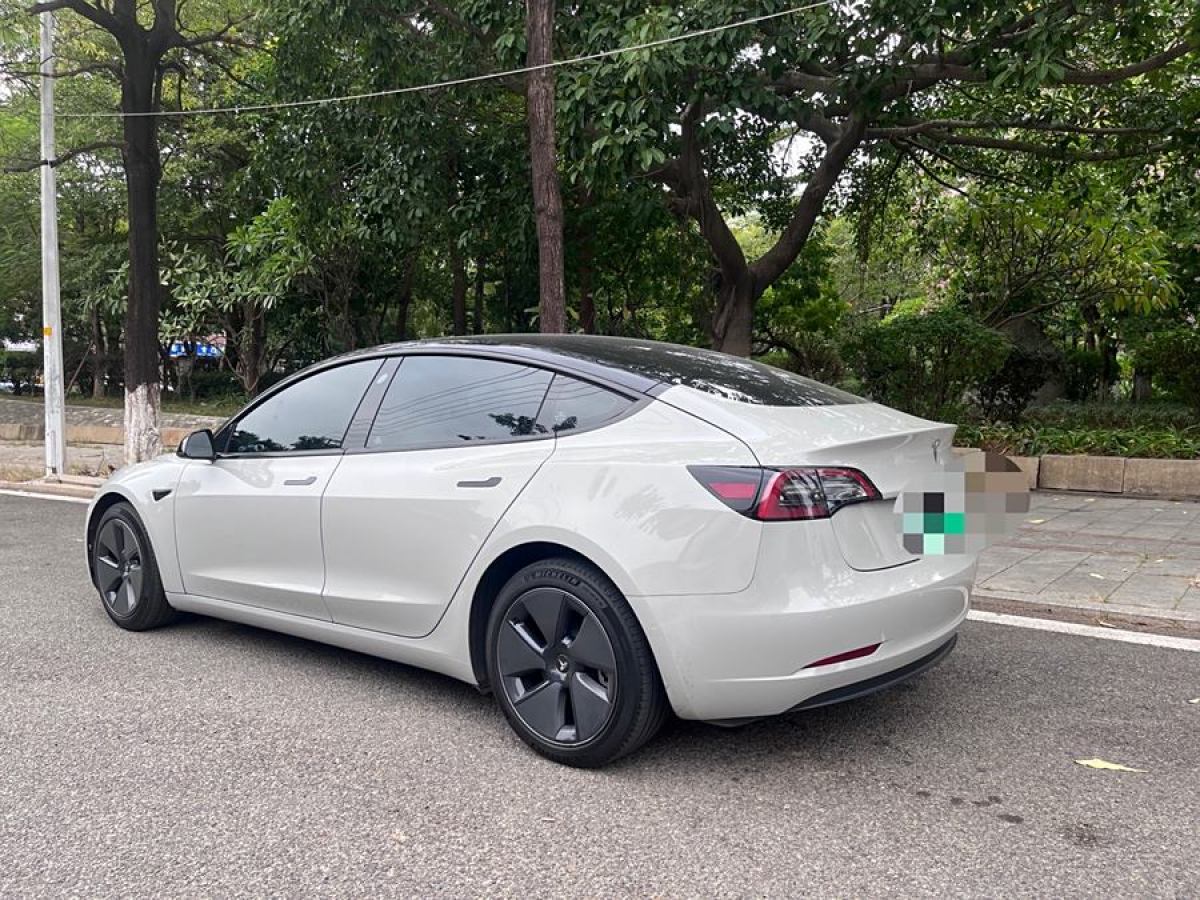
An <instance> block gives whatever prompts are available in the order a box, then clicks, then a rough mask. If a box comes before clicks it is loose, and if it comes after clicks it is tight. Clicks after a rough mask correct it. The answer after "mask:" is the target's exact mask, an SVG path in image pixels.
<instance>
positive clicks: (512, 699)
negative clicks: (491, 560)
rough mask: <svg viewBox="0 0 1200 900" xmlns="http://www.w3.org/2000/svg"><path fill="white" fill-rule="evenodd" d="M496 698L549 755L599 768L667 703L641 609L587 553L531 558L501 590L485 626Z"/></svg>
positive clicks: (638, 740)
mask: <svg viewBox="0 0 1200 900" xmlns="http://www.w3.org/2000/svg"><path fill="white" fill-rule="evenodd" d="M487 650H488V653H487V658H488V675H489V679H490V681H491V685H492V688H493V690H494V692H495V694H496V698H497V702H498V703H499V704H500V708H501V709H502V710H503V711H504V715H505V716H506V717H507V719H508V721H509V724H510V725H512V727H513V729H514V730H515V731H516V732H517V734H518V735H520V737H521V739H522V740H524V741H525V743H527V744H529V746H531V747H532V748H533V749H535V750H537V751H538V752H539V753H541V754H542V755H543V756H546V757H549V758H550V759H553V760H555V761H556V762H560V763H565V764H567V765H571V766H579V767H584V768H594V767H598V766H603V765H606V764H607V763H609V762H612V761H613V760H615V759H617V758H619V757H621V756H624V755H625V754H627V753H632V752H633V751H634V750H636V749H637V748H639V747H641V746H642V745H643V744H644V743H646V742H647V741H648V740H650V738H652V737H653V736H654V734H655V733H656V732H657V731H658V729H659V728H660V727H661V725H662V723H663V720H664V719H665V718H666V714H667V709H668V704H667V698H666V694H665V692H664V691H663V687H662V681H661V679H660V678H659V674H658V667H657V666H656V665H655V663H654V656H653V654H652V653H651V651H650V645H649V643H648V642H647V640H646V636H645V634H644V633H643V632H642V628H641V625H640V624H639V623H638V621H637V618H636V616H634V614H633V610H632V609H630V608H629V604H628V603H627V602H626V601H625V598H624V597H623V596H621V592H620V591H618V590H617V588H616V586H615V585H614V584H613V583H612V582H611V581H609V579H608V578H607V577H605V575H604V573H603V572H601V571H600V570H599V569H597V568H596V567H595V566H593V565H591V564H590V563H586V562H584V561H581V560H573V559H567V558H556V559H549V560H544V561H542V562H537V563H532V564H531V565H528V566H526V567H525V568H524V569H521V570H520V571H519V572H517V573H516V574H515V575H514V576H513V577H512V578H511V579H510V580H509V582H508V584H506V585H505V586H504V588H503V590H501V591H500V595H499V597H497V599H496V604H495V606H494V607H493V609H492V615H491V619H490V621H489V623H488V632H487Z"/></svg>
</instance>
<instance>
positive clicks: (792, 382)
mask: <svg viewBox="0 0 1200 900" xmlns="http://www.w3.org/2000/svg"><path fill="white" fill-rule="evenodd" d="M538 343H539V345H541V346H546V347H548V348H550V349H553V350H554V351H555V352H558V353H562V354H564V355H567V356H578V357H581V358H583V359H590V360H592V361H594V362H598V363H602V364H606V365H612V366H616V367H618V368H621V369H626V370H628V371H630V372H636V373H637V374H639V375H644V376H645V377H647V378H653V379H656V380H658V381H665V382H667V383H668V384H681V385H684V386H685V387H690V388H695V389H696V390H700V391H707V392H708V393H710V394H716V395H717V396H718V397H724V398H725V399H726V400H737V401H738V402H740V403H753V404H756V405H760V406H839V405H843V404H847V403H866V402H867V401H866V400H864V399H863V398H861V397H856V396H855V395H854V394H849V393H847V392H846V391H840V390H838V389H837V388H832V387H829V386H828V385H825V384H821V382H819V381H813V380H812V379H811V378H805V377H804V376H802V375H795V374H793V373H791V372H787V371H784V370H783V369H777V368H775V367H774V366H768V365H764V364H763V363H758V362H754V361H753V360H749V359H742V358H740V357H736V356H729V355H727V354H724V353H716V352H714V351H712V350H700V349H697V348H695V347H683V346H680V345H678V344H661V343H658V342H656V341H639V340H633V339H629V338H596V337H585V336H582V335H562V336H558V335H556V336H555V337H554V338H553V339H552V340H545V341H540V342H538Z"/></svg>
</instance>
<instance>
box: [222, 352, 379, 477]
mask: <svg viewBox="0 0 1200 900" xmlns="http://www.w3.org/2000/svg"><path fill="white" fill-rule="evenodd" d="M380 365H382V363H381V361H380V360H378V359H365V360H363V361H361V362H356V363H348V364H346V365H343V366H337V367H336V368H333V369H326V370H324V371H323V372H318V373H317V374H315V375H310V376H309V377H308V378H305V379H302V380H301V381H297V382H296V383H295V384H292V385H289V386H288V387H286V388H284V389H283V390H281V391H280V392H279V393H278V394H275V395H274V396H272V397H269V398H268V399H266V400H264V401H263V402H262V403H260V404H259V405H258V406H256V407H254V409H252V410H250V412H248V413H247V414H246V415H245V416H243V417H242V418H241V419H239V420H238V421H237V423H236V424H235V425H234V427H233V432H232V433H231V434H230V436H229V443H228V444H227V445H226V448H225V452H226V453H234V454H238V453H282V452H288V451H293V452H295V451H301V450H337V449H340V448H341V446H342V440H343V439H344V438H345V436H346V429H347V428H348V427H349V426H350V420H351V419H352V418H353V417H354V411H355V410H356V409H358V403H359V401H360V400H361V399H362V396H363V392H364V391H366V389H367V385H368V384H370V383H371V378H372V377H373V376H374V375H375V373H376V372H378V371H379V367H380Z"/></svg>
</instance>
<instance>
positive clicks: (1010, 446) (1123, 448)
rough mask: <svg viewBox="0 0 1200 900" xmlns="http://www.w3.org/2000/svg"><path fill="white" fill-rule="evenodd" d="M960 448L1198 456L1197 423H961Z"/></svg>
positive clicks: (1026, 453)
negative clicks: (1185, 425) (1067, 425)
mask: <svg viewBox="0 0 1200 900" xmlns="http://www.w3.org/2000/svg"><path fill="white" fill-rule="evenodd" d="M954 443H956V444H958V445H959V446H961V447H979V448H981V449H983V450H991V451H993V452H995V453H1003V454H1006V455H1008V456H1043V455H1045V454H1047V453H1056V454H1065V455H1073V454H1088V455H1093V456H1137V457H1143V458H1150V459H1196V458H1198V457H1200V426H1193V427H1190V428H1128V429H1120V428H1059V427H1055V426H1050V425H1028V424H1027V425H1021V426H1015V427H1014V426H1009V425H963V426H960V427H959V429H958V431H957V433H956V434H955V436H954Z"/></svg>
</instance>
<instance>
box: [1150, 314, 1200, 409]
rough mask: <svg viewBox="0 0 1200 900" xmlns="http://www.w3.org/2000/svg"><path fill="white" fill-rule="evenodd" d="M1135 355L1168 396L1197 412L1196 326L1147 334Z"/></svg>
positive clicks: (1199, 335) (1199, 363)
mask: <svg viewBox="0 0 1200 900" xmlns="http://www.w3.org/2000/svg"><path fill="white" fill-rule="evenodd" d="M1139 356H1140V357H1141V358H1142V359H1144V360H1145V361H1146V363H1147V364H1148V365H1149V366H1150V367H1151V369H1152V370H1153V372H1154V378H1155V381H1156V382H1158V384H1159V385H1160V386H1161V387H1162V388H1163V389H1165V390H1166V391H1167V392H1168V393H1169V394H1170V395H1171V397H1172V398H1174V399H1175V400H1178V401H1180V402H1181V403H1187V404H1189V405H1190V406H1191V407H1192V408H1193V409H1195V410H1196V411H1197V412H1200V327H1195V326H1193V327H1186V326H1184V327H1179V328H1171V329H1168V330H1166V331H1160V332H1158V333H1156V334H1151V335H1148V336H1147V338H1146V340H1145V342H1144V343H1143V345H1142V347H1141V351H1140V353H1139Z"/></svg>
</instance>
